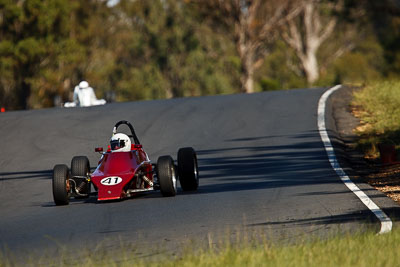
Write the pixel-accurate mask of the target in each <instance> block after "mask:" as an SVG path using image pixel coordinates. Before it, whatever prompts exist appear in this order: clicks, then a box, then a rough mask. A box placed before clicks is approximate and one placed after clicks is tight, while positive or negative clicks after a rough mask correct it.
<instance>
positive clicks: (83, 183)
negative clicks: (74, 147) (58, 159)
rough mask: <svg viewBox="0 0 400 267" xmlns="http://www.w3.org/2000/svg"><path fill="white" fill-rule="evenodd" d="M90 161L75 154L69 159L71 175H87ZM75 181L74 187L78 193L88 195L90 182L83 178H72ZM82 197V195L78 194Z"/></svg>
mask: <svg viewBox="0 0 400 267" xmlns="http://www.w3.org/2000/svg"><path fill="white" fill-rule="evenodd" d="M89 173H90V163H89V159H88V158H87V157H85V156H76V157H73V158H72V161H71V176H72V177H74V176H80V177H89ZM72 179H74V181H75V185H76V188H77V190H78V192H79V193H80V194H83V195H87V196H89V194H90V183H89V182H88V181H87V180H86V179H84V178H72ZM78 197H82V196H78Z"/></svg>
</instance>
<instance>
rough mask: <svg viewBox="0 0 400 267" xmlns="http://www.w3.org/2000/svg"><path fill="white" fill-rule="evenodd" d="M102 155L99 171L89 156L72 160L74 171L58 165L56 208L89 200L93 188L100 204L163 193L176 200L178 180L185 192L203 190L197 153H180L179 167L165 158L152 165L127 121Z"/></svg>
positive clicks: (56, 170)
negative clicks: (74, 200) (72, 201)
mask: <svg viewBox="0 0 400 267" xmlns="http://www.w3.org/2000/svg"><path fill="white" fill-rule="evenodd" d="M121 125H127V126H128V127H129V129H130V131H131V134H130V135H126V134H124V133H119V132H118V131H117V130H118V127H119V126H121ZM95 151H96V152H99V153H101V154H102V155H101V158H100V160H99V162H98V165H97V168H96V169H95V170H94V172H93V173H91V172H90V164H89V159H88V158H87V157H86V156H76V157H73V158H72V161H71V169H69V168H68V166H67V165H65V164H58V165H55V166H54V169H53V198H54V202H55V204H56V205H68V204H69V199H70V198H71V197H75V198H87V197H89V196H90V195H91V185H93V187H94V189H95V190H96V191H97V200H116V199H123V198H128V197H131V196H134V195H135V194H138V193H140V192H146V191H154V190H160V191H161V193H162V195H163V196H166V197H168V196H175V195H176V192H177V180H178V179H179V181H180V184H181V188H182V190H183V191H193V190H196V189H197V187H198V186H199V172H198V165H197V156H196V152H195V151H194V149H193V148H191V147H185V148H181V149H179V150H178V159H177V165H175V163H174V161H173V159H172V157H171V156H161V157H159V158H158V160H157V164H152V163H151V161H150V159H149V157H148V156H147V154H146V152H145V151H144V150H143V146H142V145H141V144H140V142H139V139H138V137H137V136H136V133H135V131H134V129H133V126H132V125H131V124H130V123H129V122H127V121H119V122H118V123H117V124H115V126H114V129H113V133H112V137H111V140H110V145H109V146H108V149H107V151H106V152H103V148H102V147H98V148H95Z"/></svg>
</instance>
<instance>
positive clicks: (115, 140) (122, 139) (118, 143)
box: [110, 133, 131, 152]
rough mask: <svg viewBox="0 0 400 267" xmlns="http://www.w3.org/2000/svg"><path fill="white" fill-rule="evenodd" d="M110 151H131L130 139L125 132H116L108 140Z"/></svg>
mask: <svg viewBox="0 0 400 267" xmlns="http://www.w3.org/2000/svg"><path fill="white" fill-rule="evenodd" d="M110 145H111V151H112V152H129V151H131V140H130V139H129V137H128V136H127V135H126V134H123V133H117V134H114V135H113V136H112V137H111V140H110Z"/></svg>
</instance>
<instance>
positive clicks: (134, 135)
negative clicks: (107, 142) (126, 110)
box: [113, 121, 140, 145]
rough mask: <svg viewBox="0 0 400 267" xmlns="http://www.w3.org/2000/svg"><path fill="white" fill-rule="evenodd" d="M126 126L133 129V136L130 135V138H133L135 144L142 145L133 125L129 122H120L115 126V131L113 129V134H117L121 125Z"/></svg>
mask: <svg viewBox="0 0 400 267" xmlns="http://www.w3.org/2000/svg"><path fill="white" fill-rule="evenodd" d="M122 124H125V125H127V126H128V127H129V129H131V133H132V134H131V135H128V136H129V137H132V138H133V141H134V142H135V145H140V142H139V139H138V138H137V136H136V133H135V130H134V129H133V126H132V124H130V123H129V122H128V121H119V122H117V123H116V124H115V126H114V129H113V134H116V133H117V129H118V127H119V126H120V125H122Z"/></svg>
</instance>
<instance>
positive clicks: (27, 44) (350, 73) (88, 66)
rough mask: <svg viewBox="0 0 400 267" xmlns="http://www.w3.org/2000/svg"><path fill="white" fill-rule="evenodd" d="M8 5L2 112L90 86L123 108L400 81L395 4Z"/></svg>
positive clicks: (4, 8) (77, 0) (0, 34)
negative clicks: (144, 103)
mask: <svg viewBox="0 0 400 267" xmlns="http://www.w3.org/2000/svg"><path fill="white" fill-rule="evenodd" d="M107 3H108V1H105V0H73V1H70V0H0V106H2V107H3V106H4V107H6V108H7V109H26V108H41V107H51V106H53V105H55V104H57V103H59V102H65V101H67V100H68V98H70V97H71V94H72V90H73V87H74V86H75V85H76V84H77V83H78V82H79V81H80V80H82V79H86V80H88V81H89V83H90V84H91V85H92V86H93V87H94V88H95V90H96V93H97V94H98V96H99V97H107V96H110V95H111V96H112V95H114V94H115V95H116V100H117V101H132V100H141V99H157V98H171V97H182V96H200V95H211V94H226V93H237V92H254V91H260V90H272V89H286V88H295V87H303V86H307V84H308V85H310V84H314V85H330V84H333V83H338V82H365V81H368V80H369V79H377V78H382V77H397V76H398V75H399V71H400V67H399V66H400V48H399V47H400V46H399V45H398V44H399V40H400V33H399V31H398V29H400V27H399V21H400V19H399V18H400V12H399V10H400V8H399V5H398V4H397V2H395V1H393V0H384V1H372V0H362V1H356V0H306V1H299V0H284V1H269V0H268V1H262V0H135V1H133V0H120V1H119V2H118V3H117V4H116V5H113V6H110V5H107Z"/></svg>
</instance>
